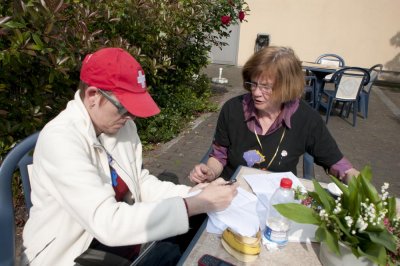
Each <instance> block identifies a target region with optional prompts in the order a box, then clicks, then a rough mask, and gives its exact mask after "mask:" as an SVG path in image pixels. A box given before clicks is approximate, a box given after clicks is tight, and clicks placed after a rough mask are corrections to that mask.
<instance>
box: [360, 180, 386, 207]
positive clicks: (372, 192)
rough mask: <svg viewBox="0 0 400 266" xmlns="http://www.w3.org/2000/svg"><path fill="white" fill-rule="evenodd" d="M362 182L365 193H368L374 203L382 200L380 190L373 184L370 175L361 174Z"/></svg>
mask: <svg viewBox="0 0 400 266" xmlns="http://www.w3.org/2000/svg"><path fill="white" fill-rule="evenodd" d="M360 182H361V185H362V189H363V192H364V195H366V196H367V197H368V198H369V199H370V201H371V202H372V203H377V202H378V201H380V200H381V198H380V197H379V194H378V192H377V191H376V188H375V187H374V186H373V185H372V184H371V182H370V178H368V176H365V175H363V174H361V176H360Z"/></svg>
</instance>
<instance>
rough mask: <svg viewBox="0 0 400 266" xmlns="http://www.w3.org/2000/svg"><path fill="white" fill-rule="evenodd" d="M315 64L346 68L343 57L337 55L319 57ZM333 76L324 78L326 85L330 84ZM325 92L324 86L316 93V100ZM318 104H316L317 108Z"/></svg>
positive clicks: (329, 75)
mask: <svg viewBox="0 0 400 266" xmlns="http://www.w3.org/2000/svg"><path fill="white" fill-rule="evenodd" d="M315 63H317V64H321V65H328V66H335V67H338V68H339V67H344V66H345V62H344V59H343V57H341V56H340V55H337V54H322V55H320V56H318V57H317V59H315ZM332 75H333V74H328V75H326V76H325V77H324V79H323V80H324V85H325V82H328V83H329V82H330V80H331V78H332ZM323 90H324V86H322V87H321V88H320V91H318V92H317V93H316V96H315V97H316V99H318V97H319V95H320V94H321V92H322V91H323ZM316 105H317V104H315V106H316Z"/></svg>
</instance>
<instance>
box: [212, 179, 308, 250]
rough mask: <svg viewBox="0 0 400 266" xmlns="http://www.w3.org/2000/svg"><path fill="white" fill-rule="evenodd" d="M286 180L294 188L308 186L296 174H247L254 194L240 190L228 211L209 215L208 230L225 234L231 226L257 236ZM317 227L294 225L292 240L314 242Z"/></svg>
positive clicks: (243, 232) (291, 230) (290, 234)
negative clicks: (287, 179)
mask: <svg viewBox="0 0 400 266" xmlns="http://www.w3.org/2000/svg"><path fill="white" fill-rule="evenodd" d="M282 177H287V178H290V179H291V180H292V181H293V185H292V187H293V188H297V187H300V188H301V189H302V190H303V191H305V190H306V189H305V187H304V186H303V184H301V182H300V180H299V179H298V178H297V177H296V176H295V175H294V174H293V173H292V172H284V173H271V174H254V175H244V176H243V178H244V179H245V180H246V182H247V183H248V184H249V185H250V187H251V188H252V190H253V192H254V193H255V195H254V194H252V193H249V192H247V191H245V190H244V189H242V188H239V189H238V191H239V193H238V196H236V197H235V199H234V200H233V201H232V203H231V205H230V206H229V207H228V208H227V209H226V210H224V211H221V212H214V213H208V216H209V218H210V219H209V220H208V224H207V231H208V232H210V233H215V234H222V232H223V230H225V229H226V228H227V227H230V228H231V229H232V230H234V231H235V232H237V233H239V234H241V235H244V236H254V235H255V234H256V233H257V231H258V229H259V228H261V230H262V231H263V230H264V229H265V222H266V219H267V214H268V209H269V207H268V206H269V200H270V199H271V196H272V194H273V193H274V192H275V190H276V189H277V188H278V187H279V185H280V181H281V178H282ZM315 230H316V226H314V225H308V224H298V223H295V222H292V225H291V229H290V232H289V241H293V242H310V241H314V235H315Z"/></svg>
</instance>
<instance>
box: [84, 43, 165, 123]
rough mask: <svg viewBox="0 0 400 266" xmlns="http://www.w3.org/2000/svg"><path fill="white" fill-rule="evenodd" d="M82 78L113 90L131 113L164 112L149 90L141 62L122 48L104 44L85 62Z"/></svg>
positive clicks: (145, 115) (105, 89)
mask: <svg viewBox="0 0 400 266" xmlns="http://www.w3.org/2000/svg"><path fill="white" fill-rule="evenodd" d="M80 78H81V80H82V81H83V82H85V83H86V84H87V85H89V86H94V87H97V88H99V89H102V90H104V91H111V92H112V93H113V94H114V95H115V97H117V99H118V101H119V102H120V103H121V104H122V105H123V106H124V107H125V108H126V110H128V112H129V113H131V114H133V115H135V116H138V117H149V116H153V115H156V114H158V113H159V112H160V108H158V106H157V104H156V103H155V102H154V100H153V98H151V96H150V94H149V93H148V92H147V86H146V78H145V75H144V71H143V69H142V67H141V66H140V64H139V63H138V62H137V61H136V60H135V58H133V57H132V56H131V55H130V54H129V53H128V52H127V51H125V50H123V49H121V48H103V49H100V50H98V51H97V52H95V53H93V54H89V55H87V56H86V57H85V59H84V60H83V62H82V68H81V74H80Z"/></svg>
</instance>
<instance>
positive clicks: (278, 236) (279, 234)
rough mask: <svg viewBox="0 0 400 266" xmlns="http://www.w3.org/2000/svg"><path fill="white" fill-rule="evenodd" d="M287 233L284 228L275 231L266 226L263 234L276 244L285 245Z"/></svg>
mask: <svg viewBox="0 0 400 266" xmlns="http://www.w3.org/2000/svg"><path fill="white" fill-rule="evenodd" d="M287 233H288V232H287V231H286V230H282V231H276V230H273V229H272V228H271V227H269V226H267V227H266V228H265V231H264V236H265V237H266V238H267V239H268V240H269V241H271V242H275V243H277V244H278V245H285V244H286V243H287V242H288V235H287Z"/></svg>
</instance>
